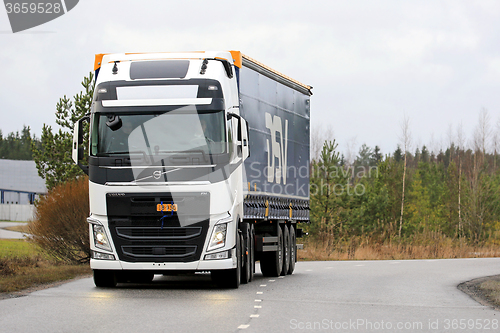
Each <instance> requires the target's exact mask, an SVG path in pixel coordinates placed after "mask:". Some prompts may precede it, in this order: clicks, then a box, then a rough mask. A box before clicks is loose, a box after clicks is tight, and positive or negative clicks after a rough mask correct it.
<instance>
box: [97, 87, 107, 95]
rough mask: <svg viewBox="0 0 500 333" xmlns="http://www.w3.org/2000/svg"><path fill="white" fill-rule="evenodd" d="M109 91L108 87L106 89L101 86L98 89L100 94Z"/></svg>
mask: <svg viewBox="0 0 500 333" xmlns="http://www.w3.org/2000/svg"><path fill="white" fill-rule="evenodd" d="M107 92H108V89H106V88H101V89H99V90H97V93H99V94H106V93H107Z"/></svg>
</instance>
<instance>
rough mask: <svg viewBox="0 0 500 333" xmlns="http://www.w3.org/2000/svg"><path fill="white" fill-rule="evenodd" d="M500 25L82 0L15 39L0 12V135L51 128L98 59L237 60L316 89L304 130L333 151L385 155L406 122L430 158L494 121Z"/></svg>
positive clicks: (440, 12)
mask: <svg viewBox="0 0 500 333" xmlns="http://www.w3.org/2000/svg"><path fill="white" fill-rule="evenodd" d="M499 18H500V2H499V1H470V0H469V1H458V0H453V1H435V0H434V1H400V0H395V1H359V0H358V1H347V0H345V1H334V0H328V1H315V0H312V1H292V0H287V1H260V0H254V1H245V2H243V1H216V0H212V1H160V0H156V1H153V0H141V1H139V0H105V1H103V0H82V1H80V2H79V4H78V5H77V6H76V7H75V8H74V9H73V10H71V11H70V12H68V13H67V14H66V15H63V16H62V17H60V18H58V19H56V20H53V21H51V22H48V23H46V24H44V25H41V26H39V27H35V28H32V29H30V30H28V31H26V32H21V33H16V34H12V32H11V29H10V25H9V21H8V18H7V14H6V12H5V10H2V9H0V50H1V51H0V73H1V74H0V80H1V89H0V115H1V118H0V129H1V130H2V132H3V135H4V136H5V135H6V134H7V133H8V132H12V131H17V130H21V129H22V127H23V125H24V124H25V125H29V126H30V127H31V128H32V132H34V133H35V134H36V135H37V136H38V137H39V136H40V134H41V128H42V126H43V124H44V123H46V124H48V125H52V126H54V125H55V117H54V111H55V105H56V103H57V101H58V100H59V98H60V97H62V96H63V95H68V96H73V95H75V94H76V93H77V92H79V91H80V90H81V86H80V82H81V81H82V78H83V77H84V76H85V75H87V74H88V73H89V72H90V71H91V70H93V63H94V54H96V53H111V52H150V51H186V50H188V51H190V50H240V51H242V52H243V53H244V54H247V55H249V56H250V57H252V58H254V59H257V60H258V61H260V62H262V63H264V64H266V65H268V66H270V67H272V68H274V69H276V70H278V71H280V72H282V73H284V74H286V75H288V76H290V77H293V78H294V79H296V80H298V81H301V82H303V83H305V84H308V85H311V86H313V87H314V89H313V93H314V95H313V96H312V98H311V121H312V124H313V130H315V129H316V130H318V128H320V126H323V129H324V130H325V129H326V128H327V127H331V129H332V130H333V133H334V137H335V138H336V139H337V142H338V143H339V148H341V150H344V151H345V150H346V149H347V147H348V146H351V147H354V148H353V149H354V150H355V151H357V150H358V148H359V146H360V145H361V144H363V143H366V144H367V145H369V146H371V147H373V146H375V145H379V146H380V147H381V149H382V152H383V153H390V152H392V151H394V149H395V148H396V146H397V144H398V142H399V137H400V132H401V129H400V123H401V121H402V119H403V117H404V115H405V114H406V115H407V116H408V117H409V119H410V121H411V123H410V130H411V133H412V138H413V142H414V146H417V145H419V146H422V145H423V144H426V145H428V146H431V149H439V147H440V142H442V145H443V147H444V145H446V143H447V142H448V134H447V133H448V129H449V126H450V124H451V126H452V129H453V133H455V132H456V129H457V127H458V126H459V125H460V124H462V126H463V130H464V132H465V134H466V136H467V139H470V138H471V137H472V133H473V131H474V127H475V126H476V124H477V122H478V117H479V113H480V111H481V109H483V108H485V109H487V110H488V112H489V115H490V118H491V125H492V126H494V125H496V123H497V121H498V120H499V118H500V112H499V110H500V93H499V92H500V19H499ZM413 149H414V148H413ZM413 149H412V150H413Z"/></svg>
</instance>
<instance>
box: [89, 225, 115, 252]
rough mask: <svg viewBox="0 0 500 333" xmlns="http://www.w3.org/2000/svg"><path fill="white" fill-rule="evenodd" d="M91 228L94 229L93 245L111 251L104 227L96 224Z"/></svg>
mask: <svg viewBox="0 0 500 333" xmlns="http://www.w3.org/2000/svg"><path fill="white" fill-rule="evenodd" d="M92 227H93V228H94V245H95V246H96V247H98V248H100V249H103V250H106V251H111V245H110V244H109V241H108V236H107V235H106V231H105V230H104V227H103V226H102V225H97V224H93V225H92Z"/></svg>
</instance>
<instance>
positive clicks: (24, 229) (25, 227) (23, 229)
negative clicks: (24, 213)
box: [4, 224, 29, 234]
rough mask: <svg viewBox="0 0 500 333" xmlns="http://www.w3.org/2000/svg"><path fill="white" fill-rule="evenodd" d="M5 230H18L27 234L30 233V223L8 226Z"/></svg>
mask: <svg viewBox="0 0 500 333" xmlns="http://www.w3.org/2000/svg"><path fill="white" fill-rule="evenodd" d="M4 229H5V230H9V231H17V232H22V233H24V234H27V233H29V225H28V224H26V225H18V226H15V227H7V228H4Z"/></svg>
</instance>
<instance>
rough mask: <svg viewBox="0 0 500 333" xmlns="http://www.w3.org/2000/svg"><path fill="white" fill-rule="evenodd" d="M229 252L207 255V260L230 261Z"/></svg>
mask: <svg viewBox="0 0 500 333" xmlns="http://www.w3.org/2000/svg"><path fill="white" fill-rule="evenodd" d="M229 251H230V250H229ZM229 251H224V252H217V253H212V254H207V255H205V260H217V259H228V258H229Z"/></svg>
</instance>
